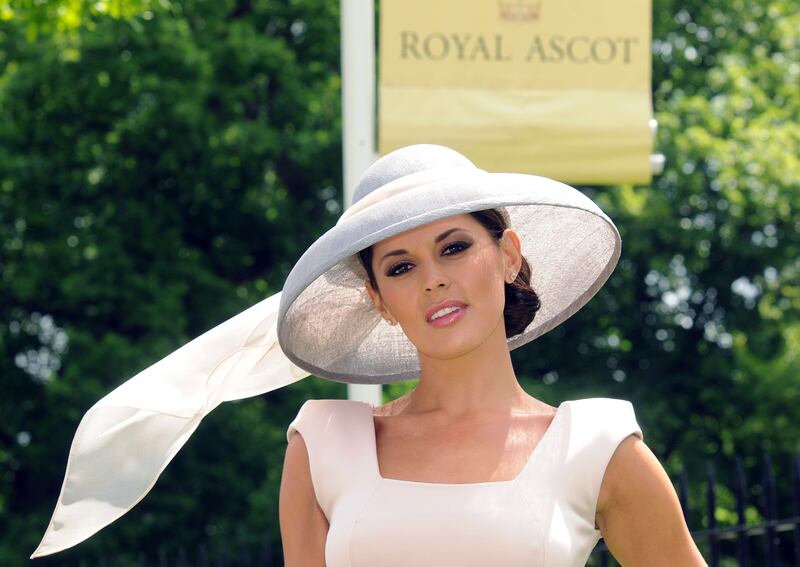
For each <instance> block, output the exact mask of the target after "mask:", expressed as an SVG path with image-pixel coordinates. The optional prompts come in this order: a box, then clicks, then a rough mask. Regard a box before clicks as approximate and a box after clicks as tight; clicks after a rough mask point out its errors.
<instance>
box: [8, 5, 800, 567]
mask: <svg viewBox="0 0 800 567" xmlns="http://www.w3.org/2000/svg"><path fill="white" fill-rule="evenodd" d="M653 20H654V30H653V36H654V45H653V57H654V59H653V93H654V95H653V96H654V105H655V110H656V115H657V118H658V121H659V125H660V129H659V136H658V142H657V148H658V150H659V151H661V152H662V153H664V154H665V155H666V158H667V167H666V170H665V171H664V173H663V174H662V175H660V176H658V177H657V178H656V179H655V180H654V181H653V183H652V185H651V186H647V187H640V186H620V187H602V188H599V187H587V188H586V191H587V193H589V194H590V195H591V196H592V197H593V198H595V199H596V200H598V201H599V202H600V204H601V206H602V207H603V208H604V209H605V210H607V212H608V213H609V215H610V216H611V217H612V218H613V219H614V220H615V222H616V223H617V226H618V227H619V229H620V232H621V233H622V238H623V252H622V258H621V261H620V264H619V267H618V268H617V270H616V272H615V273H614V274H613V275H612V277H611V279H610V280H609V282H608V284H607V285H606V286H605V287H604V288H603V289H602V290H601V292H600V293H599V294H598V296H597V297H596V298H595V299H594V300H593V301H592V302H590V304H589V305H588V306H587V307H586V308H585V309H583V310H581V311H580V312H579V313H578V314H577V315H576V316H575V317H573V318H572V319H570V320H569V321H568V322H567V323H565V324H564V325H562V326H560V327H559V328H557V329H555V330H554V331H552V332H550V333H548V334H547V335H545V336H544V337H542V338H541V339H538V340H537V341H535V342H534V343H531V345H529V346H527V347H526V348H524V349H519V350H517V351H514V359H515V365H516V368H517V371H518V373H519V374H520V376H521V379H522V381H523V384H524V385H525V386H526V388H527V389H528V390H529V391H530V392H531V393H532V394H534V395H536V396H538V397H540V398H542V399H544V400H545V401H548V402H549V403H553V404H557V403H558V402H560V401H561V400H563V399H575V398H580V397H587V396H607V397H620V398H624V399H630V400H631V401H632V402H633V403H634V406H635V408H636V411H637V417H638V419H639V422H640V424H641V425H642V428H643V430H644V435H645V440H646V441H647V442H648V444H649V445H650V447H651V448H653V450H654V452H655V453H656V454H657V455H659V457H661V458H662V460H663V462H664V463H665V465H666V466H667V468H668V470H669V471H670V472H672V473H675V472H677V470H678V469H679V467H681V466H686V467H687V470H688V471H689V475H690V481H692V484H693V487H695V488H694V491H693V497H694V498H695V499H699V498H700V497H701V496H702V493H700V492H698V489H697V486H698V485H697V482H698V481H699V480H700V479H702V478H703V471H704V463H703V461H704V460H705V459H706V458H713V459H714V460H715V461H716V462H718V463H719V464H725V463H730V462H731V460H732V458H733V455H734V454H736V453H739V454H742V455H743V456H744V457H745V464H746V466H747V467H748V473H749V477H750V478H751V479H758V475H757V474H756V472H755V470H754V467H756V466H757V465H758V463H759V462H760V458H761V451H764V450H767V451H770V452H772V453H774V454H775V455H776V468H777V469H778V473H779V476H784V477H786V476H788V474H781V473H784V472H786V471H788V469H787V468H786V467H785V465H784V464H782V463H784V461H781V460H780V459H784V458H785V457H786V456H788V454H789V452H791V451H797V450H800V446H799V445H800V443H799V442H798V439H800V426H798V425H797V424H798V423H800V414H799V413H798V412H799V410H798V408H800V403H798V402H800V399H799V398H800V391H799V390H800V385H799V384H800V381H798V375H799V371H800V360H799V359H798V350H800V320H798V313H800V309H798V308H800V278H799V277H798V271H799V270H800V261H798V258H800V240H799V239H798V236H797V235H798V233H800V221H798V218H797V215H796V214H795V213H794V211H796V210H798V207H799V206H800V202H798V201H799V200H800V185H799V182H798V180H800V158H799V157H798V156H799V155H800V152H798V149H800V126H799V125H798V124H799V121H798V117H800V95H798V90H797V85H798V84H799V83H800V64H798V61H800V16H799V15H798V13H797V10H796V6H795V5H794V3H793V2H792V1H790V0H754V1H752V2H744V1H743V0H706V1H703V2H700V1H699V0H656V1H655V3H654V18H653ZM338 33H339V16H338V2H335V1H333V0H317V1H311V0H292V1H287V2H268V1H266V0H252V1H233V0H220V1H215V2H198V1H196V0H183V1H169V0H158V1H155V0H114V1H110V0H109V1H101V2H94V3H84V2H79V1H76V0H36V1H32V0H17V1H11V2H7V3H5V4H3V5H2V6H0V241H1V242H2V251H1V252H0V321H2V322H3V325H2V326H0V352H2V356H0V375H1V376H2V385H3V392H4V393H5V394H6V395H4V396H2V397H0V416H2V419H0V564H2V565H11V566H13V565H21V564H22V563H23V561H24V558H25V557H27V555H29V554H30V552H31V551H32V550H33V549H34V548H35V546H36V544H37V542H38V540H39V538H40V537H41V535H42V533H43V531H44V528H45V526H46V524H47V521H48V519H49V516H50V514H51V512H52V507H53V504H54V502H55V500H56V496H57V494H58V491H59V488H60V484H61V480H62V475H63V471H64V464H65V462H66V455H67V451H68V448H69V441H70V439H71V437H72V434H73V433H74V431H75V428H76V427H77V424H78V422H79V420H80V418H81V416H82V415H83V413H84V412H85V411H86V410H87V409H88V408H89V407H90V406H91V405H92V404H93V403H94V402H95V401H96V400H97V399H99V398H100V397H102V396H103V395H105V394H106V393H107V392H109V391H110V390H111V389H113V388H114V387H115V386H116V385H118V384H119V383H121V382H122V381H124V380H125V379H127V378H128V377H130V376H132V375H134V374H135V373H137V372H138V371H139V370H141V369H143V368H146V367H147V366H149V365H150V364H152V363H153V362H155V361H157V360H159V359H160V358H162V357H163V356H164V355H165V354H167V353H169V352H171V351H172V350H174V349H175V348H177V347H178V346H180V345H181V344H184V343H185V342H187V341H188V340H190V339H191V338H194V337H196V336H198V335H199V334H201V333H202V332H203V331H205V330H207V329H209V328H211V327H212V326H214V325H216V324H217V323H219V322H221V321H223V320H225V319H226V318H228V317H229V316H231V315H233V314H234V313H237V312H239V311H240V310H242V309H243V308H245V307H247V306H249V305H252V304H254V303H256V302H257V301H258V300H259V299H261V298H263V297H265V296H267V295H271V294H272V293H275V292H276V291H277V290H279V289H280V287H281V284H282V282H283V280H284V278H285V276H286V274H287V273H288V271H289V269H290V268H291V266H292V264H293V262H294V261H295V260H296V259H297V258H298V257H299V256H300V254H301V253H302V251H303V250H304V249H305V248H306V247H307V246H308V244H309V243H310V242H312V241H313V240H314V239H315V238H316V237H317V236H318V235H319V234H321V233H322V232H323V231H324V230H326V229H327V228H328V227H329V226H331V225H332V224H333V223H334V222H335V219H336V217H337V216H338V213H339V205H338V202H339V201H340V200H341V192H340V186H341V168H340V163H341V157H340V154H341V148H340V142H339V140H340V107H339V104H340V100H339V89H340V82H339V75H338V65H339V38H338ZM298 221H300V222H298ZM411 386H413V381H409V382H405V383H401V384H395V385H392V386H391V387H388V388H386V389H385V394H386V395H387V397H390V398H394V397H396V396H397V395H400V394H402V393H404V392H405V391H407V390H408V389H409V388H410V387H411ZM345 392H346V391H345V387H344V385H342V384H337V383H333V382H329V381H324V380H318V379H316V378H309V379H307V380H303V381H301V382H299V383H297V384H294V385H292V386H290V387H287V388H283V389H281V390H279V391H276V392H272V393H270V394H268V395H266V396H264V397H262V398H257V399H252V400H245V401H241V402H235V403H229V404H223V406H221V407H220V408H218V409H217V410H215V411H214V412H213V413H212V414H211V415H209V416H208V417H207V418H206V419H205V421H204V422H203V424H202V425H201V426H200V428H199V429H198V431H197V433H196V434H195V435H194V436H193V437H192V439H191V440H190V441H189V443H188V444H187V445H186V447H185V448H184V449H183V450H182V451H181V453H180V454H179V455H178V456H177V457H176V459H175V460H174V462H173V463H171V464H170V466H169V467H168V468H167V470H166V471H165V473H164V474H163V475H162V478H161V479H160V480H159V482H158V484H157V485H156V487H155V488H154V489H153V491H152V492H151V493H150V494H149V495H148V496H147V498H145V499H144V500H143V501H142V503H140V504H139V505H138V506H137V507H136V508H135V509H134V510H133V511H131V512H130V513H129V514H128V515H126V516H125V518H124V519H122V520H120V521H119V522H116V523H114V524H113V525H111V526H109V527H108V528H106V529H105V530H103V531H102V532H100V533H99V534H98V535H96V536H94V537H93V538H91V539H90V540H88V541H86V542H85V543H83V544H81V545H79V546H77V547H76V548H74V549H72V550H69V551H66V552H63V553H61V554H58V555H57V556H55V557H54V558H46V559H42V560H40V561H39V562H40V563H41V564H43V565H45V564H55V563H67V564H77V562H78V561H79V560H83V559H86V560H92V561H96V560H97V559H98V558H99V557H102V556H106V557H108V558H114V559H117V558H128V559H133V558H135V557H136V555H137V554H138V552H139V551H143V552H145V553H147V554H148V555H150V556H152V550H153V549H155V548H157V547H159V546H162V545H168V546H178V545H185V546H186V547H187V548H188V549H193V548H194V546H195V545H196V544H197V543H198V542H201V541H209V542H210V543H211V545H212V546H213V545H215V542H219V541H226V540H227V541H230V540H233V541H235V540H238V539H241V540H244V541H247V542H251V543H255V542H258V541H260V540H261V538H262V537H263V536H266V537H267V538H268V539H269V540H270V541H272V543H273V546H274V547H275V548H276V550H277V549H279V547H280V542H279V538H278V526H277V496H278V485H279V480H280V474H281V464H282V458H283V451H284V448H285V431H286V426H287V425H288V423H289V422H290V421H291V420H292V418H293V417H294V415H295V414H296V412H297V410H298V409H299V407H300V405H301V404H302V403H303V401H304V400H305V399H307V398H326V397H344V396H345V395H346V394H345ZM723 468H724V467H723ZM727 468H728V469H729V470H731V471H732V470H733V467H732V466H729V467H727ZM728 474H729V473H728V472H727V470H722V471H720V475H719V476H720V480H721V481H722V482H726V481H727V480H728V479H729V477H727V475H728ZM784 488H785V487H784ZM698 501H699V500H698ZM731 502H732V501H731V497H730V494H727V493H725V492H724V491H723V492H722V494H721V497H720V510H719V513H718V517H719V519H720V522H726V521H730V518H731V517H732V516H731V505H732V504H731ZM786 512H787V513H788V511H786ZM749 513H750V514H751V515H752V516H753V517H756V516H757V515H758V513H759V511H758V510H755V509H751V510H750V511H749Z"/></svg>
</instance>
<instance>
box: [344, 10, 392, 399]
mask: <svg viewBox="0 0 800 567" xmlns="http://www.w3.org/2000/svg"><path fill="white" fill-rule="evenodd" d="M340 9H341V46H342V47H341V57H342V148H343V153H344V156H343V160H344V161H343V166H344V203H343V204H344V207H343V210H346V209H347V207H348V206H349V205H350V203H351V202H352V200H353V192H354V190H355V186H356V183H357V182H358V179H359V178H360V177H361V175H362V174H363V173H364V171H366V169H367V168H368V167H369V166H370V165H372V162H374V161H375V159H376V157H377V151H376V149H375V6H374V0H342V2H341V4H340ZM347 398H348V399H350V400H359V401H363V402H367V403H370V404H372V405H380V404H381V403H382V401H381V386H380V384H376V385H372V384H348V385H347Z"/></svg>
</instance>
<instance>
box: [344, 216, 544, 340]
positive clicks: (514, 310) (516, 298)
mask: <svg viewBox="0 0 800 567" xmlns="http://www.w3.org/2000/svg"><path fill="white" fill-rule="evenodd" d="M469 214H470V215H472V218H474V219H475V220H476V221H478V223H480V225H481V226H483V227H484V228H485V229H486V230H487V231H488V232H489V234H490V235H491V236H492V238H493V239H494V242H495V244H497V246H498V247H499V246H500V239H501V238H502V236H503V231H504V230H505V229H507V228H508V225H507V223H506V221H505V218H504V217H503V215H501V214H500V213H499V212H498V211H497V210H496V209H486V210H483V211H475V212H471V213H469ZM358 257H359V259H360V260H361V264H362V265H363V266H364V269H365V270H366V271H367V275H368V276H369V282H370V284H372V288H373V289H375V290H376V291H377V290H378V282H377V281H376V280H375V273H374V272H373V271H372V247H371V246H370V247H368V248H365V249H363V250H361V251H360V252H359V253H358ZM505 294H506V301H505V307H504V308H503V319H504V321H505V326H506V338H510V337H513V336H514V335H518V334H520V333H521V332H523V331H524V330H525V329H526V328H527V327H528V325H530V324H531V321H533V318H534V316H535V315H536V312H537V311H538V310H539V307H540V306H541V302H540V301H539V296H538V295H536V292H535V291H534V290H533V288H532V287H531V267H530V265H528V261H527V260H526V259H525V257H524V256H523V257H522V266H521V267H520V270H519V272H518V273H517V278H516V279H515V280H514V281H513V282H512V283H506V284H505Z"/></svg>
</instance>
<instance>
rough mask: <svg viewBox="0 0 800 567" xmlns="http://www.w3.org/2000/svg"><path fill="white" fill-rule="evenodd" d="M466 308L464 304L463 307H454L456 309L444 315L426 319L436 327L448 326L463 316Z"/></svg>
mask: <svg viewBox="0 0 800 567" xmlns="http://www.w3.org/2000/svg"><path fill="white" fill-rule="evenodd" d="M466 310H467V307H466V305H465V306H463V307H456V310H455V311H453V312H452V313H448V314H446V315H443V316H441V317H438V318H436V319H434V320H433V321H428V323H430V324H431V325H433V326H434V327H436V328H442V327H449V326H450V325H453V324H455V323H456V322H458V321H460V320H461V319H462V318H463V317H464V314H465V313H466Z"/></svg>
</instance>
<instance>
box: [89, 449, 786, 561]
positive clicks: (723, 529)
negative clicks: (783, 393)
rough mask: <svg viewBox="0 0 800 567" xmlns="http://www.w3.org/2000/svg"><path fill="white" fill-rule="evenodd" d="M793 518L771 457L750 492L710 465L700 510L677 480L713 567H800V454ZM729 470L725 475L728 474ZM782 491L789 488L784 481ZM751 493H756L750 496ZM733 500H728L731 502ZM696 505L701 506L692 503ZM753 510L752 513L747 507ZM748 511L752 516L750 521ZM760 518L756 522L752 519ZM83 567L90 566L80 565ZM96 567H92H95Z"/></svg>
mask: <svg viewBox="0 0 800 567" xmlns="http://www.w3.org/2000/svg"><path fill="white" fill-rule="evenodd" d="M791 470H792V473H791V487H790V492H791V503H790V504H789V503H785V502H784V504H783V508H784V509H787V508H791V516H789V517H784V518H780V515H779V510H778V508H779V501H778V500H779V499H778V490H777V484H776V481H775V471H774V469H773V466H772V459H771V458H770V456H769V455H765V456H764V458H763V463H762V465H761V479H760V482H759V483H754V486H753V488H754V489H755V490H752V491H751V490H750V489H749V488H748V485H747V482H746V479H745V473H744V466H743V464H742V460H741V459H740V458H739V457H737V458H736V460H735V468H734V470H733V471H732V472H733V474H732V476H731V478H732V486H724V485H719V484H718V482H717V471H716V469H715V467H714V464H713V463H711V462H707V463H706V478H705V483H704V484H703V486H702V487H701V488H702V489H703V490H702V491H701V492H703V493H704V495H705V502H704V503H703V505H702V506H697V507H696V508H695V507H693V506H692V504H693V503H692V502H689V481H688V478H687V474H686V471H685V470H684V471H682V472H681V473H680V475H679V476H678V490H677V492H678V496H679V498H680V501H681V506H682V508H683V513H684V518H685V519H686V523H687V525H688V526H689V529H690V530H691V532H692V537H693V538H694V540H695V542H697V545H698V547H699V548H700V551H701V553H702V554H703V557H705V559H706V561H707V562H708V564H709V566H710V567H720V566H724V567H732V566H736V565H738V566H739V567H778V566H781V567H783V566H794V567H800V455H794V456H793V457H792V459H791ZM726 472H727V471H726ZM781 486H782V487H786V484H784V483H783V482H782V483H781ZM722 489H724V490H726V495H729V494H732V495H733V500H734V503H735V516H736V521H735V522H730V521H728V522H726V523H725V525H719V522H718V519H717V503H718V494H719V493H720V491H721V490H722ZM752 495H755V496H754V497H752ZM728 499H730V498H728ZM694 504H695V505H697V503H694ZM748 507H749V509H748ZM690 512H695V517H698V518H700V519H701V521H700V523H701V524H702V527H701V528H700V529H692V521H691V514H690ZM748 512H749V514H750V516H751V518H750V520H748ZM754 517H755V518H756V520H755V521H753V518H754ZM280 557H281V553H280V550H279V549H274V546H273V545H272V544H271V543H270V541H269V540H268V539H264V540H263V541H262V542H260V543H258V544H253V543H240V544H238V545H236V546H233V547H227V546H226V545H225V544H224V543H221V544H220V545H219V546H217V547H215V548H213V549H211V550H209V549H208V547H207V546H205V545H200V546H199V547H198V548H197V549H196V550H194V551H193V553H191V554H190V553H188V552H187V551H186V549H184V548H182V547H179V548H177V549H173V550H171V551H169V552H168V551H166V550H165V549H161V550H159V551H158V553H157V554H156V555H155V556H153V555H146V554H144V553H143V554H141V555H140V556H139V559H138V561H137V562H136V563H134V565H135V566H137V567H275V566H277V565H282V563H283V562H282V561H281V559H280ZM123 565H126V566H130V563H125V562H123V561H101V562H100V563H99V564H98V567H122V566H123ZM587 565H589V566H599V567H611V566H614V565H618V563H617V562H616V561H615V560H614V559H613V557H611V554H610V553H609V551H608V549H607V548H606V546H605V543H604V542H603V540H602V539H601V540H600V541H599V542H598V543H597V546H595V548H594V550H593V551H592V555H591V557H590V560H589V563H588V564H587ZM80 567H89V565H88V564H87V563H85V562H81V564H80ZM91 567H94V566H91Z"/></svg>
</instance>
